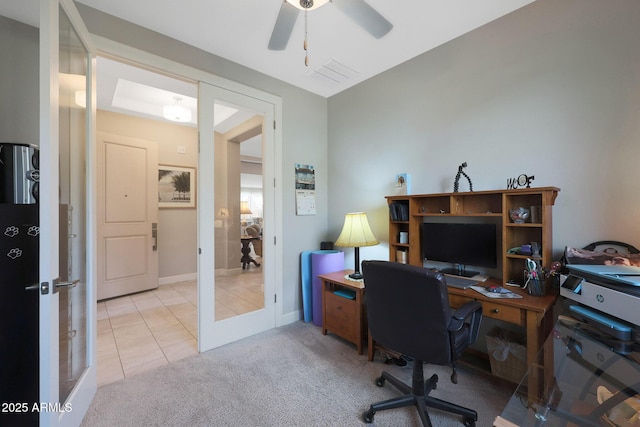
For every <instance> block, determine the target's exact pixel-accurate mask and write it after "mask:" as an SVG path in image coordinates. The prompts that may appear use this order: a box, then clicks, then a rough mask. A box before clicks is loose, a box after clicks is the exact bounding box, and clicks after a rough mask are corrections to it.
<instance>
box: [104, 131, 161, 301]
mask: <svg viewBox="0 0 640 427" xmlns="http://www.w3.org/2000/svg"><path fill="white" fill-rule="evenodd" d="M97 145H98V195H99V196H98V259H99V260H100V263H99V268H98V300H102V299H106V298H112V297H115V296H119V295H125V294H131V293H134V292H141V291H146V290H149V289H155V288H157V287H158V245H157V233H158V229H157V226H158V146H157V144H156V143H155V142H153V141H146V140H142V139H137V138H131V137H125V136H121V135H114V134H109V133H105V132H99V133H98V143H97Z"/></svg>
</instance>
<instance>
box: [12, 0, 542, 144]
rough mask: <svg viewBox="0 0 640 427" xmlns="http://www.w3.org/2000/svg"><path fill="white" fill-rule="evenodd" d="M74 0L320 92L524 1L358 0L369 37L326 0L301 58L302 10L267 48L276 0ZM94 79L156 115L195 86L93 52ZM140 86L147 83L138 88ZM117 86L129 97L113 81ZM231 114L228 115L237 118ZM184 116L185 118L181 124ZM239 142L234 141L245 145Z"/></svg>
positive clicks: (22, 8) (25, 7)
mask: <svg viewBox="0 0 640 427" xmlns="http://www.w3.org/2000/svg"><path fill="white" fill-rule="evenodd" d="M77 1H78V2H79V3H83V4H85V5H88V6H91V7H93V8H95V9H98V10H101V11H103V12H105V13H108V14H110V15H114V16H117V17H119V18H121V19H124V20H126V21H130V22H133V23H135V24H138V25H140V26H142V27H146V28H148V29H151V30H153V31H157V32H159V33H162V34H165V35H167V36H170V37H172V38H174V39H177V40H180V41H182V42H185V43H187V44H190V45H193V46H195V47H198V48H200V49H203V50H205V51H208V52H210V53H213V54H215V55H218V56H221V57H223V58H226V59H228V60H231V61H234V62H236V63H238V64H241V65H244V66H246V67H249V68H252V69H254V70H257V71H260V72H262V73H264V74H267V75H270V76H272V77H275V78H277V79H280V80H283V81H285V82H288V83H290V84H292V85H295V86H297V87H300V88H302V89H306V90H308V91H310V92H313V93H315V94H318V95H321V96H324V97H329V96H332V95H334V94H337V93H339V92H341V91H343V90H345V89H348V88H349V87H351V86H353V85H355V84H357V83H359V82H362V81H364V80H366V79H368V78H370V77H372V76H375V75H376V74H379V73H381V72H383V71H385V70H387V69H389V68H392V67H394V66H396V65H398V64H400V63H402V62H405V61H407V60H409V59H411V58H413V57H415V56H417V55H420V54H422V53H424V52H426V51H428V50H430V49H433V48H434V47H437V46H439V45H441V44H443V43H446V42H447V41H450V40H452V39H454V38H456V37H458V36H460V35H462V34H465V33H467V32H469V31H471V30H473V29H475V28H478V27H480V26H482V25H484V24H486V23H488V22H490V21H492V20H494V19H497V18H499V17H501V16H503V15H505V14H507V13H510V12H512V11H514V10H516V9H518V8H520V7H523V6H525V5H527V4H529V3H531V2H533V1H534V0H403V1H401V2H392V1H390V0H366V1H367V3H368V4H369V5H370V6H372V7H373V8H374V9H375V10H376V11H377V12H378V13H380V14H381V15H382V16H384V17H385V18H386V19H387V20H388V21H390V22H391V24H393V28H392V30H391V31H390V32H389V33H388V34H387V35H385V36H384V37H382V38H381V39H376V38H374V37H372V36H371V35H370V34H369V33H367V32H366V31H365V30H363V29H362V28H361V27H360V26H359V25H358V24H356V23H355V22H354V21H352V20H351V19H350V18H349V17H347V16H346V15H345V14H344V13H343V12H341V11H340V10H339V9H338V7H336V6H335V5H333V4H331V2H330V3H328V4H326V5H324V6H322V7H320V8H318V9H316V10H313V11H310V12H308V16H307V18H308V28H307V33H308V55H309V66H305V51H304V49H303V40H304V13H303V12H300V13H299V16H298V18H297V21H296V24H295V26H294V28H293V31H292V34H291V39H290V40H289V44H288V45H287V48H286V49H285V50H282V51H271V50H268V49H267V44H268V42H269V38H270V37H271V32H272V30H273V27H274V23H275V21H276V17H277V16H278V12H279V11H280V7H281V6H282V1H283V0H207V1H206V2H203V1H201V0H183V1H181V2H176V1H169V0H135V1H131V0H77ZM290 1H299V0H290ZM335 1H345V0H335ZM38 4H39V2H38V0H20V1H15V0H0V14H1V15H4V16H7V17H9V18H12V19H15V20H18V21H21V22H25V23H27V24H30V25H33V26H38V16H39V12H38ZM328 64H333V65H334V66H339V67H346V68H347V69H349V70H350V71H349V72H348V73H346V74H348V75H349V78H348V79H346V80H345V81H342V82H339V83H338V82H335V81H333V80H329V79H327V78H324V77H319V74H318V73H317V71H318V70H319V69H321V68H323V67H324V66H326V65H328ZM97 81H98V82H97V83H98V107H99V108H102V109H106V110H111V111H118V112H122V113H128V114H135V115H141V116H143V117H151V118H155V119H159V117H157V116H158V114H160V113H159V112H160V111H161V109H162V106H161V105H162V104H163V103H165V102H166V101H164V98H166V97H168V96H169V99H171V97H172V96H173V95H179V96H180V97H181V98H183V100H182V103H183V104H184V105H193V114H194V117H195V114H196V111H195V98H196V88H195V86H193V85H190V84H188V83H184V82H180V81H176V80H174V79H171V78H167V77H165V76H160V75H157V74H155V73H150V72H148V71H144V70H141V69H138V68H135V67H130V66H126V65H124V64H120V63H117V62H113V61H108V60H103V59H102V58H101V59H100V62H99V64H98V67H97ZM119 81H121V83H122V84H121V85H120V87H121V88H124V87H131V85H130V84H129V83H137V85H134V86H135V88H136V89H139V93H138V95H137V96H139V98H138V99H137V100H136V102H138V104H144V103H147V104H148V105H147V107H148V108H149V109H151V110H154V109H155V110H156V112H158V114H153V113H151V115H149V112H146V113H145V112H140V111H134V112H132V111H131V110H129V109H127V108H122V106H123V104H122V103H120V104H118V102H115V104H116V105H114V97H117V96H118V91H117V90H116V89H117V88H118V86H119V84H118V82H119ZM141 85H145V86H147V87H148V89H149V91H148V92H145V90H142V89H144V88H142V87H141ZM154 88H155V89H157V90H156V91H154ZM171 94H173V95H171ZM122 95H125V96H131V97H133V96H135V95H134V94H131V93H129V94H125V93H123V91H122V90H120V96H122ZM170 95H171V96H170ZM145 97H147V98H146V99H144V98H145ZM154 98H155V101H154V100H153V99H154ZM116 101H117V99H116ZM128 101H129V102H130V105H132V103H131V100H128ZM154 103H155V105H154ZM133 104H135V102H133ZM117 105H120V106H121V107H117ZM244 114H245V116H246V114H248V113H246V112H245V113H244ZM241 118H242V116H240V115H238V116H236V119H237V120H241ZM160 119H161V118H160ZM194 124H195V119H194V121H193V123H191V125H194ZM187 125H189V124H187ZM228 126H232V123H229V125H228ZM227 128H228V127H227ZM220 130H221V131H224V129H220ZM253 144H254V146H256V148H257V147H258V146H259V145H260V143H259V142H256V141H253ZM249 145H251V144H246V145H245V144H243V146H245V147H246V148H247V149H248V148H249ZM243 148H244V147H243ZM248 155H251V154H248ZM256 157H259V156H256Z"/></svg>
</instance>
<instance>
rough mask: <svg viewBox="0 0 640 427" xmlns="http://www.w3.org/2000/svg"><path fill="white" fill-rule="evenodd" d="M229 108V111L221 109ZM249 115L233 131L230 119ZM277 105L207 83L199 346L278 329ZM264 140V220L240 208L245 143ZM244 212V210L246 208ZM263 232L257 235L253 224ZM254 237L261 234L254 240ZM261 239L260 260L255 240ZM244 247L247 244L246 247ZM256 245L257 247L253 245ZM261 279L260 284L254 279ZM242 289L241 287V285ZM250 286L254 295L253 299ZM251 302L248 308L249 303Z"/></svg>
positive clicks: (203, 95)
mask: <svg viewBox="0 0 640 427" xmlns="http://www.w3.org/2000/svg"><path fill="white" fill-rule="evenodd" d="M223 107H224V108H223ZM239 111H243V112H249V114H248V115H247V116H246V117H247V118H246V120H244V121H242V123H240V124H238V126H237V127H236V128H234V129H231V130H230V129H225V130H224V131H223V130H221V129H222V127H221V126H219V124H220V123H222V122H223V121H224V118H226V117H228V116H230V115H234V114H238V112H239ZM273 123H274V105H273V104H271V103H269V102H266V101H263V100H260V99H256V98H254V97H249V96H246V95H243V94H240V93H237V92H232V91H229V90H226V89H222V88H220V87H216V86H212V85H209V84H206V83H200V85H199V94H198V127H199V133H200V135H199V137H200V153H199V160H198V163H199V167H198V169H199V170H198V189H199V191H198V245H199V257H198V289H199V292H198V345H199V350H200V351H205V350H209V349H211V348H214V347H217V346H220V345H223V344H226V343H229V342H232V341H235V340H238V339H240V338H244V337H246V336H249V335H252V334H255V333H258V332H262V331H264V330H267V329H270V328H273V327H275V325H276V314H275V313H276V311H275V307H276V304H277V296H276V286H275V277H276V272H275V265H276V251H275V248H274V236H275V231H274V230H275V228H276V227H275V225H276V219H275V203H274V193H275V190H274V186H273V184H272V183H274V169H275V167H274V165H275V162H274V159H275V148H274V128H273ZM255 135H261V138H262V158H263V159H264V160H263V161H262V182H263V183H269V185H263V186H262V188H263V191H262V193H263V197H262V200H263V206H262V214H261V217H260V218H256V215H255V213H249V211H248V210H241V207H240V206H241V203H240V202H241V200H240V149H239V144H241V143H242V142H243V141H245V140H246V139H247V138H250V137H251V136H255ZM245 212H246V213H245ZM254 222H255V223H260V228H261V231H262V235H261V236H260V237H258V238H254V237H251V236H250V235H249V234H248V231H247V225H248V224H249V223H254ZM255 239H259V241H256V240H255ZM252 240H253V241H254V242H255V243H256V244H261V246H262V248H261V251H260V253H261V256H260V257H259V261H258V260H256V257H257V256H256V254H255V251H252V250H251V248H250V245H249V243H252V242H251V241H252ZM243 244H244V245H243ZM254 249H255V247H254ZM256 278H257V280H259V281H260V282H258V283H257V285H256V283H255V282H254V281H255V280H256ZM238 288H243V289H238ZM247 290H248V291H249V292H253V293H252V294H250V295H249V296H246V295H247ZM245 307H247V308H245Z"/></svg>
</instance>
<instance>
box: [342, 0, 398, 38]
mask: <svg viewBox="0 0 640 427" xmlns="http://www.w3.org/2000/svg"><path fill="white" fill-rule="evenodd" d="M332 2H333V5H334V6H336V7H337V8H338V9H340V10H341V11H343V12H344V13H345V14H346V15H347V16H348V17H349V18H351V19H352V20H354V21H355V22H356V23H357V24H358V25H360V26H361V27H362V28H364V29H365V30H366V31H367V32H369V34H371V35H372V36H373V37H375V38H377V39H379V38H381V37H383V36H384V35H385V34H387V33H388V32H389V31H391V29H392V28H393V24H392V23H391V22H389V21H387V20H386V19H385V18H384V16H382V15H380V14H379V13H378V12H377V11H376V10H375V9H374V8H372V7H371V6H369V4H368V3H367V2H365V1H364V0H332Z"/></svg>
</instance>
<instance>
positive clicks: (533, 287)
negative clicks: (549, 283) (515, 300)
mask: <svg viewBox="0 0 640 427" xmlns="http://www.w3.org/2000/svg"><path fill="white" fill-rule="evenodd" d="M524 275H525V278H524V279H525V281H524V286H523V288H524V289H526V290H527V292H528V293H529V295H533V296H534V297H542V296H544V293H545V292H544V291H545V286H544V282H545V280H544V277H545V275H544V271H543V269H542V267H541V266H539V265H538V264H537V263H536V262H535V261H534V260H532V259H531V258H527V269H526V270H525V271H524Z"/></svg>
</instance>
